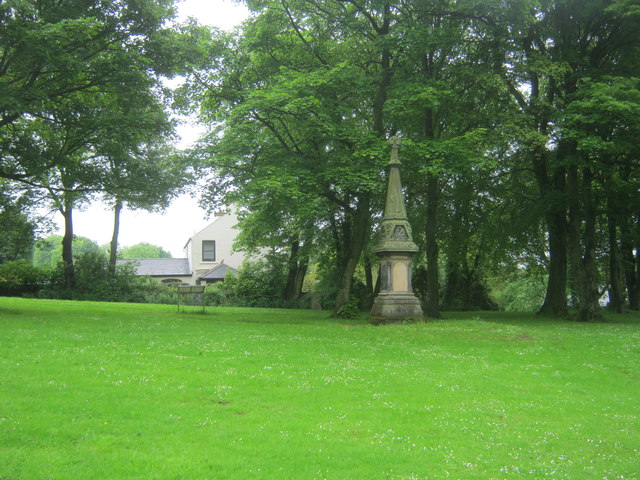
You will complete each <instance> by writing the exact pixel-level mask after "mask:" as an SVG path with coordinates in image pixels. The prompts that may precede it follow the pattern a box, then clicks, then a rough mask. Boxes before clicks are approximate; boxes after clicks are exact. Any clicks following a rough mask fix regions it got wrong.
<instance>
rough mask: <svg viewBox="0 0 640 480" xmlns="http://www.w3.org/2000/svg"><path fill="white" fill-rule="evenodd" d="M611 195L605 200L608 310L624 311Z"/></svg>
mask: <svg viewBox="0 0 640 480" xmlns="http://www.w3.org/2000/svg"><path fill="white" fill-rule="evenodd" d="M613 202H614V200H613V198H612V195H609V199H608V202H607V223H608V225H607V227H608V233H609V305H608V308H609V310H611V311H613V312H616V313H624V287H623V284H624V270H623V268H622V260H621V255H620V247H619V245H618V226H617V215H616V213H615V205H613Z"/></svg>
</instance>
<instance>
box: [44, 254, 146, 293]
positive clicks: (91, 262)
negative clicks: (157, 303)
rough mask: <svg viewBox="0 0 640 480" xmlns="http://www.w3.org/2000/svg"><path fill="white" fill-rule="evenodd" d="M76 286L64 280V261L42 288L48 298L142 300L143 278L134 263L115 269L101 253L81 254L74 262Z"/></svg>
mask: <svg viewBox="0 0 640 480" xmlns="http://www.w3.org/2000/svg"><path fill="white" fill-rule="evenodd" d="M74 272H75V280H76V286H75V288H73V289H68V288H66V287H65V284H64V267H63V264H62V263H59V264H58V266H57V267H56V268H55V269H54V270H53V274H52V276H51V280H50V282H49V286H48V287H47V288H45V289H43V290H42V291H41V292H40V296H42V297H45V298H62V299H73V300H95V301H103V302H141V301H144V300H143V299H144V295H143V294H142V293H141V292H140V291H139V288H138V286H139V283H140V281H139V278H138V277H136V275H135V270H134V268H133V267H132V266H131V265H119V266H117V267H116V268H115V270H113V269H112V268H111V266H110V265H109V262H108V260H107V258H106V257H105V256H104V255H103V254H101V253H94V252H87V253H82V254H80V255H78V257H77V258H76V259H75V262H74Z"/></svg>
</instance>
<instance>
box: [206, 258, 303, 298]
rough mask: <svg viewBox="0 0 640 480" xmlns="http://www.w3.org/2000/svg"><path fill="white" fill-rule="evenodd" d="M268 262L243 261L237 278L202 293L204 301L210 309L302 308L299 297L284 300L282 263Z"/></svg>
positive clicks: (284, 270)
mask: <svg viewBox="0 0 640 480" xmlns="http://www.w3.org/2000/svg"><path fill="white" fill-rule="evenodd" d="M273 260H274V259H271V260H257V261H248V262H244V263H243V264H242V266H241V267H240V269H239V270H238V274H237V275H233V274H228V275H227V276H226V277H225V279H224V282H216V283H214V284H213V285H209V286H208V287H207V289H206V290H205V302H206V304H207V305H213V306H234V307H263V308H303V307H304V306H306V304H307V303H308V301H307V299H305V298H303V299H300V300H297V301H295V302H290V301H287V300H285V298H284V288H285V284H286V282H287V274H286V268H285V264H284V263H283V262H278V261H273Z"/></svg>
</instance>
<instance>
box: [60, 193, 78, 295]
mask: <svg viewBox="0 0 640 480" xmlns="http://www.w3.org/2000/svg"><path fill="white" fill-rule="evenodd" d="M63 202H64V204H63V206H62V208H60V213H61V214H62V216H63V218H64V236H63V237H62V264H63V268H64V285H65V287H66V288H68V289H73V288H75V286H76V280H75V272H74V268H73V200H72V198H71V196H70V195H69V194H68V193H65V194H64V200H63Z"/></svg>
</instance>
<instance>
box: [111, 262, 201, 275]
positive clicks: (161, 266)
mask: <svg viewBox="0 0 640 480" xmlns="http://www.w3.org/2000/svg"><path fill="white" fill-rule="evenodd" d="M126 263H135V265H136V275H148V276H150V277H190V276H191V270H190V269H189V260H188V259H186V258H127V259H123V260H118V261H117V262H116V264H117V265H123V264H126Z"/></svg>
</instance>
